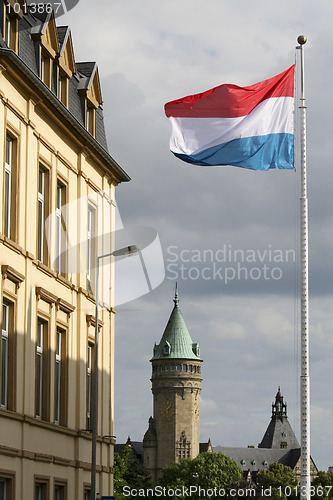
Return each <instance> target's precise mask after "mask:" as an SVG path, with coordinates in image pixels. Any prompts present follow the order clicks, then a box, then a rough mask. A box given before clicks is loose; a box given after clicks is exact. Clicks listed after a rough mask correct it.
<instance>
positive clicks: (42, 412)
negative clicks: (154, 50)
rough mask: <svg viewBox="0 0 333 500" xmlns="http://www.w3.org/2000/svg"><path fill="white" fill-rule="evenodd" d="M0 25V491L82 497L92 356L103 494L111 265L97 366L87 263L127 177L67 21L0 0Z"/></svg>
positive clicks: (11, 495) (109, 436)
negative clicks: (113, 151) (76, 55)
mask: <svg viewBox="0 0 333 500" xmlns="http://www.w3.org/2000/svg"><path fill="white" fill-rule="evenodd" d="M38 5H39V4H38ZM0 29H1V36H0V141H1V144H2V147H1V148H0V164H1V167H2V168H1V175H0V198H1V203H0V267H1V273H0V284H1V288H0V293H1V297H0V299H1V303H2V306H1V313H0V323H1V325H2V326H1V328H2V337H1V352H0V360H1V361H0V363H1V367H0V389H1V394H0V397H1V402H0V403H1V405H0V433H1V439H0V497H1V498H2V499H5V500H16V499H19V498H20V499H21V498H29V499H35V500H66V499H75V500H87V499H88V498H90V497H89V490H90V480H91V479H90V475H91V418H92V396H93V394H92V379H93V375H94V373H95V372H94V370H98V415H97V416H98V421H97V434H98V436H97V491H98V492H99V493H100V495H101V496H102V495H111V494H112V491H113V446H114V437H113V435H114V430H113V411H114V409H113V406H114V404H113V380H114V377H113V371H114V315H115V309H114V307H113V297H112V294H113V265H112V263H111V261H108V262H107V267H106V268H104V269H103V273H101V274H102V278H101V292H100V294H101V303H102V304H103V305H104V307H103V308H101V311H100V314H99V318H100V320H99V325H98V328H99V345H100V346H101V348H100V349H99V356H98V366H97V367H95V366H94V362H93V359H94V345H95V344H94V343H95V336H94V331H95V305H96V304H95V281H96V276H95V265H94V263H95V261H96V257H97V255H99V254H101V253H105V252H106V250H107V251H110V250H111V249H112V248H113V247H112V245H113V244H114V242H113V238H112V230H114V223H115V222H114V219H115V210H116V202H115V188H116V186H117V185H118V184H119V183H120V182H125V181H128V180H129V177H128V175H127V174H126V173H125V172H124V171H123V169H122V168H121V167H120V166H119V165H118V164H117V163H116V161H115V160H114V159H113V158H112V157H111V156H110V154H109V153H108V150H107V144H106V137H105V130H104V121H103V109H102V96H101V87H100V80H99V73H98V67H97V65H96V63H94V62H93V63H86V62H84V63H79V62H76V61H75V59H74V51H73V42H72V37H71V32H70V29H69V28H68V27H67V26H57V25H56V22H55V18H54V14H53V12H52V11H50V10H49V7H46V6H45V8H44V9H41V8H40V9H39V11H38V12H36V11H35V10H34V9H33V8H31V9H30V8H29V7H28V6H27V5H26V3H25V2H23V1H22V0H15V1H13V0H0ZM101 235H103V236H101ZM69 248H70V249H71V251H69ZM104 290H107V292H103V291H104ZM110 290H111V291H110Z"/></svg>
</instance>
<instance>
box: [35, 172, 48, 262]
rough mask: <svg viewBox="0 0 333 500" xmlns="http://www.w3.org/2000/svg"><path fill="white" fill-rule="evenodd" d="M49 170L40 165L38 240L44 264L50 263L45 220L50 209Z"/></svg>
mask: <svg viewBox="0 0 333 500" xmlns="http://www.w3.org/2000/svg"><path fill="white" fill-rule="evenodd" d="M48 187H49V172H48V171H47V170H46V169H45V168H44V167H42V166H41V165H40V167H39V171H38V231H37V233H38V240H37V258H38V260H40V261H41V262H43V263H44V264H47V263H48V253H47V244H46V238H45V220H46V219H47V216H48V214H49V210H48V191H49V190H48Z"/></svg>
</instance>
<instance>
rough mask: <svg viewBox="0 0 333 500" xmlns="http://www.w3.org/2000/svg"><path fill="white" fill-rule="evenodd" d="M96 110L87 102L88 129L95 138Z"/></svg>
mask: <svg viewBox="0 0 333 500" xmlns="http://www.w3.org/2000/svg"><path fill="white" fill-rule="evenodd" d="M95 114H96V110H95V108H94V107H93V106H92V105H91V103H90V102H89V101H87V102H86V129H87V130H88V132H90V133H91V135H93V136H95V123H96V116H95Z"/></svg>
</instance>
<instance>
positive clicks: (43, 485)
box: [35, 480, 49, 500]
mask: <svg viewBox="0 0 333 500" xmlns="http://www.w3.org/2000/svg"><path fill="white" fill-rule="evenodd" d="M48 486H49V485H48V482H46V481H39V480H38V481H36V482H35V500H48V498H49V491H48V490H49V488H48Z"/></svg>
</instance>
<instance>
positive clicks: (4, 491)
mask: <svg viewBox="0 0 333 500" xmlns="http://www.w3.org/2000/svg"><path fill="white" fill-rule="evenodd" d="M13 483H14V480H13V478H12V477H10V476H8V477H4V476H0V500H12V499H13V498H14V495H13Z"/></svg>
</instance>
